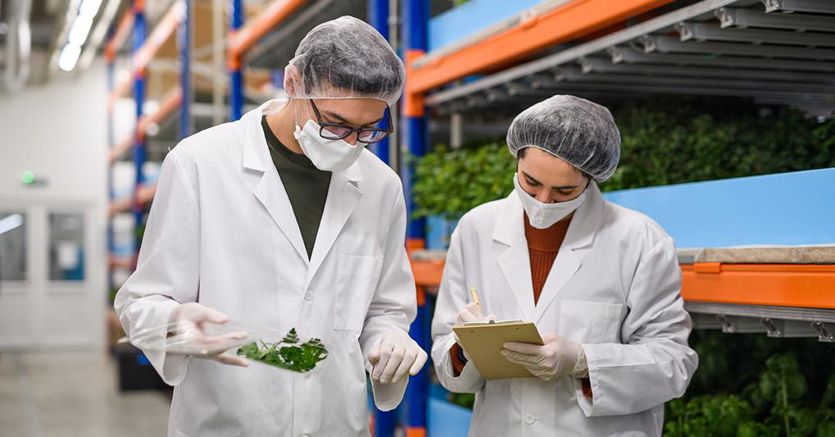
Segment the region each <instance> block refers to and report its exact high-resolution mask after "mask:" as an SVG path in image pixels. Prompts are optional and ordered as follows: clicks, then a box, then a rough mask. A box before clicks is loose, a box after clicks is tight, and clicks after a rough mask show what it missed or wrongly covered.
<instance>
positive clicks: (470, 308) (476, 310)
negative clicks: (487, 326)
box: [455, 302, 496, 326]
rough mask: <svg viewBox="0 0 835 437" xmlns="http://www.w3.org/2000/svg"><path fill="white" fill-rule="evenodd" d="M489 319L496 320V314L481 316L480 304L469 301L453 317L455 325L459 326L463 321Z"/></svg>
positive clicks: (485, 320) (484, 320)
mask: <svg viewBox="0 0 835 437" xmlns="http://www.w3.org/2000/svg"><path fill="white" fill-rule="evenodd" d="M490 320H496V316H495V315H493V314H490V315H489V316H483V315H482V314H481V306H480V305H478V304H476V303H475V302H470V303H468V304H467V305H465V306H464V308H463V309H462V310H461V311H460V312H459V313H458V315H457V316H456V317H455V326H461V325H463V324H465V323H473V322H487V321H490Z"/></svg>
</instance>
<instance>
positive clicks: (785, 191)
mask: <svg viewBox="0 0 835 437" xmlns="http://www.w3.org/2000/svg"><path fill="white" fill-rule="evenodd" d="M604 197H605V198H606V199H607V200H609V201H611V202H614V203H617V204H620V205H623V206H625V207H627V208H630V209H634V210H637V211H640V212H643V213H644V214H647V215H648V216H650V217H652V219H653V220H655V221H657V222H658V223H659V224H661V226H663V227H664V229H665V230H666V231H667V232H668V233H669V234H670V235H672V237H673V238H674V239H675V240H676V246H678V247H680V248H683V247H728V246H746V245H793V246H801V245H815V244H835V168H828V169H823V170H811V171H802V172H794V173H781V174H773V175H766V176H754V177H747V178H736V179H724V180H717V181H709V182H697V183H691V184H681V185H669V186H663V187H653V188H640V189H635V190H623V191H613V192H610V193H606V194H604Z"/></svg>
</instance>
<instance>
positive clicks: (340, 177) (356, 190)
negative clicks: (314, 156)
mask: <svg viewBox="0 0 835 437" xmlns="http://www.w3.org/2000/svg"><path fill="white" fill-rule="evenodd" d="M284 104H286V100H279V99H276V100H270V101H268V102H266V103H264V104H263V105H261V106H260V107H259V108H258V109H255V110H253V111H250V112H248V113H247V114H246V115H244V117H243V118H242V119H241V122H242V123H243V125H244V129H245V133H244V135H245V142H244V156H243V166H244V168H246V169H249V170H252V171H256V172H260V173H261V179H260V181H259V182H258V183H257V185H256V186H255V190H254V193H255V197H256V198H257V199H258V200H259V201H260V202H261V204H262V205H264V208H265V209H266V210H267V212H268V213H269V214H270V216H271V217H272V219H273V221H274V222H275V223H276V224H277V225H278V227H279V228H281V231H282V232H283V233H284V235H286V236H287V239H288V240H290V243H291V244H292V245H293V247H294V248H295V250H296V253H297V254H298V255H299V256H300V257H301V258H302V260H304V262H305V263H306V264H307V265H308V275H307V280H308V282H309V281H310V280H312V278H313V275H314V274H315V273H316V271H317V270H318V269H319V267H320V266H321V265H322V262H323V261H324V259H325V258H326V256H327V254H328V252H329V251H330V250H331V248H332V247H333V243H334V242H335V241H336V237H337V236H338V235H339V233H340V232H341V231H342V228H343V227H344V226H345V223H346V222H347V221H348V218H349V217H350V216H351V214H352V213H353V212H354V209H355V208H356V206H357V204H358V203H359V200H360V198H361V197H362V190H361V189H360V186H359V184H358V182H359V181H361V180H362V174H361V173H360V171H359V164H358V163H354V165H352V166H351V167H350V168H348V170H346V171H343V172H339V173H334V174H333V176H332V177H331V182H330V185H329V187H328V197H327V200H326V201H325V209H324V211H323V212H322V221H321V224H320V225H319V232H318V234H317V235H316V242H315V243H314V246H313V253H312V254H311V257H310V258H308V256H307V249H306V248H305V245H304V240H303V239H302V235H301V230H300V228H299V224H298V223H297V222H296V216H295V215H294V214H293V208H292V206H291V204H290V198H289V197H288V196H287V191H286V190H285V188H284V184H283V183H282V182H281V178H280V177H279V175H278V171H277V170H276V169H275V165H274V164H273V162H272V158H271V157H270V155H269V150H268V148H267V140H266V138H265V137H264V130H263V128H262V127H261V117H262V116H263V115H264V114H268V113H270V112H273V111H276V110H278V109H280V108H281V106H282V105H284ZM360 159H362V157H360Z"/></svg>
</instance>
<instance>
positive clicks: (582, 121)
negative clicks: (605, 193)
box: [507, 95, 620, 182]
mask: <svg viewBox="0 0 835 437" xmlns="http://www.w3.org/2000/svg"><path fill="white" fill-rule="evenodd" d="M507 146H508V148H510V153H512V154H513V156H516V157H518V155H519V151H520V150H522V149H524V148H527V147H536V148H538V149H542V150H544V151H546V152H548V153H550V154H552V155H554V156H556V157H558V158H560V159H563V160H564V161H566V162H568V163H569V164H571V165H573V166H574V167H576V168H577V169H579V170H581V171H583V172H584V173H586V174H588V175H589V176H591V177H592V178H593V179H594V180H596V181H597V182H603V181H605V180H607V179H609V178H610V177H611V176H612V174H613V173H614V172H615V168H617V166H618V161H619V160H620V131H618V127H617V125H615V120H614V119H613V118H612V114H611V113H610V112H609V110H608V109H606V108H605V107H603V106H600V105H598V104H596V103H592V102H590V101H588V100H585V99H581V98H579V97H574V96H568V95H558V96H553V97H551V98H548V99H547V100H543V101H541V102H539V103H537V104H535V105H533V106H531V107H530V108H528V109H526V110H524V111H522V113H521V114H519V115H517V116H516V118H514V119H513V122H512V123H511V124H510V128H509V129H508V131H507Z"/></svg>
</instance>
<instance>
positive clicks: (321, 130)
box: [310, 99, 394, 144]
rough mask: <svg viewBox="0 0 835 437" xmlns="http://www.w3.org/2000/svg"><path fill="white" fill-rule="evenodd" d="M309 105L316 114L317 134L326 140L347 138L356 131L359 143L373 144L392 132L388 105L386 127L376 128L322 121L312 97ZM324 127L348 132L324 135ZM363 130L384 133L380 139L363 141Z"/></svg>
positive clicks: (385, 112) (392, 127)
mask: <svg viewBox="0 0 835 437" xmlns="http://www.w3.org/2000/svg"><path fill="white" fill-rule="evenodd" d="M310 105H311V106H313V113H314V114H316V122H317V123H319V136H320V137H322V138H324V139H326V140H343V139H345V138H348V137H349V136H351V135H352V134H353V133H354V132H356V133H357V142H360V143H363V144H374V143H379V142H380V141H383V140H384V139H386V137H387V136H389V135H390V134H391V133H392V132H394V126H393V124H392V121H391V109H390V108H389V106H388V105H386V109H385V111H384V114H385V120H386V124H387V125H388V129H377V128H373V127H353V126H348V125H346V124H341V123H331V122H328V121H322V114H321V113H320V112H319V108H317V107H316V103H314V102H313V99H311V100H310ZM326 127H337V128H342V129H348V132H347V133H346V134H345V135H342V136H339V135H336V134H334V133H333V132H330V131H328V133H329V134H330V135H328V136H326V135H325V134H324V132H325V128H326ZM363 132H383V133H384V134H385V135H383V136H382V137H380V139H378V140H375V141H363V140H361V139H360V135H362V133H363Z"/></svg>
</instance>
